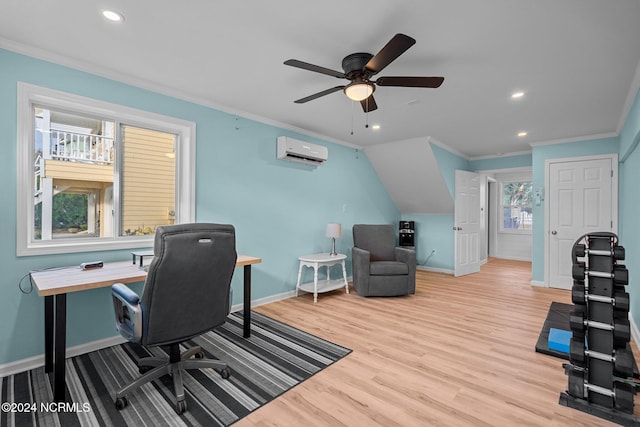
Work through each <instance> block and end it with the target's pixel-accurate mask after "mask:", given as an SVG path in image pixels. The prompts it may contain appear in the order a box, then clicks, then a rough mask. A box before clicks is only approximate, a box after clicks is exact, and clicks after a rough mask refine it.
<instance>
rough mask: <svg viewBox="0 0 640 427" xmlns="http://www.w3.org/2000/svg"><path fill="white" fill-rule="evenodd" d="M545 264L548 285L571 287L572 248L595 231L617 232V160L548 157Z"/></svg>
mask: <svg viewBox="0 0 640 427" xmlns="http://www.w3.org/2000/svg"><path fill="white" fill-rule="evenodd" d="M547 171H548V172H547V173H548V181H547V182H548V184H547V188H548V195H547V200H548V224H549V228H548V230H547V233H548V234H547V236H546V237H547V239H546V240H547V254H548V258H547V265H548V277H549V279H548V280H549V281H548V283H549V286H550V287H553V288H561V289H571V286H572V284H573V278H572V276H571V266H572V259H571V249H572V247H573V244H574V243H575V241H576V239H578V238H579V237H580V236H582V235H583V234H585V233H589V232H594V231H611V232H614V233H615V232H616V231H615V228H616V221H615V219H616V218H617V192H618V189H617V160H616V159H615V158H613V157H611V156H607V158H594V159H589V160H575V161H563V160H558V161H549V162H548V163H547Z"/></svg>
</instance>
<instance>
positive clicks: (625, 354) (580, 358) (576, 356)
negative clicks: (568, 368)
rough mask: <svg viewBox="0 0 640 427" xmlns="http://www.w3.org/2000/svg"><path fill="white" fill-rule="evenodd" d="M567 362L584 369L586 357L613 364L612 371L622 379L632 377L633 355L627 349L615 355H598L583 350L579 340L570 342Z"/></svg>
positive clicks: (582, 344)
mask: <svg viewBox="0 0 640 427" xmlns="http://www.w3.org/2000/svg"><path fill="white" fill-rule="evenodd" d="M569 351H570V353H569V360H570V361H571V363H572V364H574V365H577V366H581V367H584V366H585V361H586V358H587V357H590V358H593V359H599V360H604V361H605V362H611V363H613V369H614V370H615V371H616V373H617V374H618V375H619V376H621V377H624V378H627V377H630V376H632V375H633V354H632V353H631V352H630V351H628V350H627V349H620V350H617V351H616V353H615V355H613V356H612V355H610V354H604V353H599V352H597V351H593V350H587V349H585V348H584V342H583V341H581V340H574V339H572V340H571V343H570V345H569Z"/></svg>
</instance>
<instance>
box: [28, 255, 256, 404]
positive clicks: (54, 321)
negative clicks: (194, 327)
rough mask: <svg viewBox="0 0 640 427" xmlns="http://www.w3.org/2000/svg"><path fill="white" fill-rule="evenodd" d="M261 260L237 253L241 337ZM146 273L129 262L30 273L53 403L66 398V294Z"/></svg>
mask: <svg viewBox="0 0 640 427" xmlns="http://www.w3.org/2000/svg"><path fill="white" fill-rule="evenodd" d="M261 262H262V259H260V258H256V257H253V256H249V255H238V259H237V261H236V267H244V298H243V312H244V317H243V336H244V337H245V338H248V337H249V336H250V335H251V266H252V265H253V264H259V263H261ZM146 278H147V272H146V271H144V270H142V269H140V268H139V267H138V266H137V265H136V264H134V263H132V262H131V261H121V262H108V263H105V264H104V266H103V267H102V268H97V269H93V270H81V269H80V267H79V266H73V267H63V268H56V269H51V270H44V271H37V272H33V273H31V279H32V280H33V283H34V285H35V286H36V288H37V289H38V295H40V296H43V297H44V369H45V372H53V395H54V400H55V401H56V402H62V401H64V400H65V380H64V378H65V359H66V347H67V343H66V341H67V294H68V293H70V292H77V291H85V290H88V289H96V288H104V287H107V286H111V285H113V284H114V283H135V282H142V281H144V280H145V279H146Z"/></svg>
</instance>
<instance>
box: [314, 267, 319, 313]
mask: <svg viewBox="0 0 640 427" xmlns="http://www.w3.org/2000/svg"><path fill="white" fill-rule="evenodd" d="M317 302H318V264H314V265H313V303H314V304H315V303H317Z"/></svg>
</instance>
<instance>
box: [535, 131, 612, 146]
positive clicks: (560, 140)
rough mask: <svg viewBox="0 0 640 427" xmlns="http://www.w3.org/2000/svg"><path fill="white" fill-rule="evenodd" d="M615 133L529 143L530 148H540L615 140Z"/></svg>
mask: <svg viewBox="0 0 640 427" xmlns="http://www.w3.org/2000/svg"><path fill="white" fill-rule="evenodd" d="M617 137H618V133H617V132H607V133H598V134H594V135H583V136H575V137H571V138H560V139H552V140H549V141H538V142H530V143H529V145H530V146H531V147H540V146H542V145H556V144H567V143H570V142H582V141H592V140H594V139H606V138H617Z"/></svg>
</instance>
